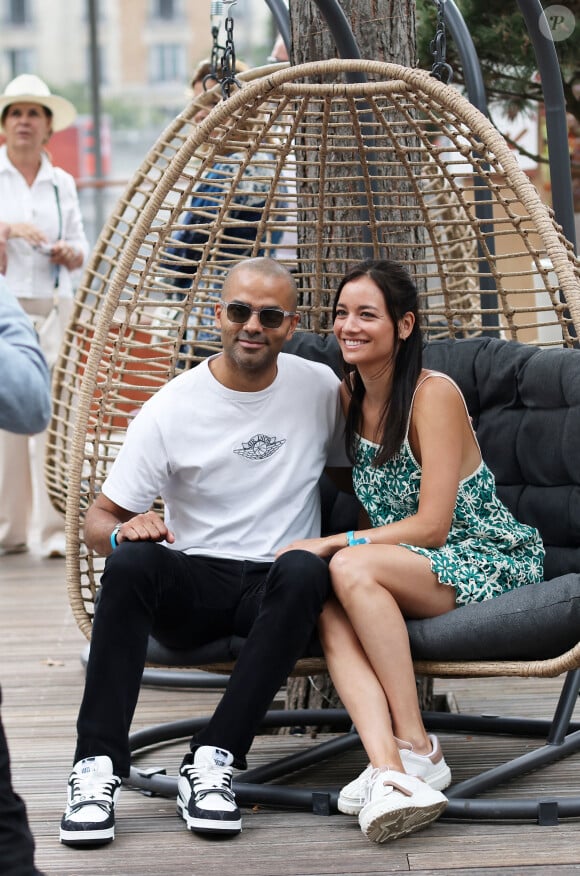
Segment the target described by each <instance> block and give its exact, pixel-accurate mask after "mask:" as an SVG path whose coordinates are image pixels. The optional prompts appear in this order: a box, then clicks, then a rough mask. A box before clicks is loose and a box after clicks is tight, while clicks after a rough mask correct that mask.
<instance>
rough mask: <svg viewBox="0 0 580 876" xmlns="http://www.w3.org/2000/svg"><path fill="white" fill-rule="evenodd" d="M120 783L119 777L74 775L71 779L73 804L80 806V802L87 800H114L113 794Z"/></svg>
mask: <svg viewBox="0 0 580 876" xmlns="http://www.w3.org/2000/svg"><path fill="white" fill-rule="evenodd" d="M117 785H118V779H114V778H113V779H97V780H95V776H94V775H91V776H85V777H82V778H81V777H80V776H74V778H72V779H71V786H72V788H71V805H72V806H78V804H79V803H85V802H87V801H89V800H90V801H91V802H95V803H107V804H110V803H112V802H113V794H114V792H115V788H116V787H117Z"/></svg>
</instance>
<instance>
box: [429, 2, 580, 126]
mask: <svg viewBox="0 0 580 876" xmlns="http://www.w3.org/2000/svg"><path fill="white" fill-rule="evenodd" d="M456 5H457V7H458V9H459V10H460V12H461V14H462V16H463V18H464V19H465V23H466V25H467V28H468V30H469V32H470V34H471V38H472V39H473V42H474V45H475V49H476V51H477V55H478V58H479V63H480V65H481V68H482V74H483V78H484V82H485V87H486V92H487V98H488V102H489V103H490V104H493V103H498V104H499V105H500V106H501V107H502V110H503V111H504V112H505V113H506V114H507V116H508V117H509V118H515V117H516V116H517V115H518V114H519V113H521V112H524V111H525V110H526V109H529V108H530V107H533V105H534V104H536V103H537V102H538V101H541V100H542V88H541V85H540V83H539V81H538V76H537V64H536V57H535V54H534V48H533V45H532V41H531V39H530V36H529V34H528V31H527V28H526V23H525V20H524V18H523V16H522V14H521V12H520V10H519V6H518V4H517V3H516V0H456ZM542 5H543V7H544V8H547V7H548V6H550V5H553V3H551V2H543V4H542ZM561 5H564V6H566V7H567V8H568V9H569V10H570V11H571V12H572V13H573V14H574V15H575V17H576V27H575V29H574V31H573V33H572V34H571V35H570V36H569V37H568V38H567V39H562V40H558V41H557V42H555V46H556V52H557V55H558V59H559V62H560V68H561V71H562V80H563V84H564V95H565V99H566V107H567V110H568V112H569V113H570V114H571V115H572V116H574V117H575V119H576V120H577V122H580V3H579V2H578V0H564V3H563V4H561ZM417 21H418V33H417V48H418V53H419V63H420V65H421V66H422V67H427V68H428V69H430V67H431V65H432V63H433V57H432V54H431V49H430V42H431V40H432V39H433V35H434V33H435V28H436V22H437V8H436V5H435V4H434V3H433V2H432V0H417ZM447 35H448V39H447V60H448V63H450V64H451V66H452V68H453V73H454V82H456V83H460V84H461V83H462V82H463V70H462V68H461V62H460V59H459V56H458V54H457V49H456V48H455V46H454V44H453V40H452V38H451V37H450V35H449V31H447Z"/></svg>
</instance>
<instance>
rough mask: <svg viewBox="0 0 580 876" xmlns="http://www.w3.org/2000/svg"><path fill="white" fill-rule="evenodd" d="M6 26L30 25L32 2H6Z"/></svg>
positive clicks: (9, 0)
mask: <svg viewBox="0 0 580 876" xmlns="http://www.w3.org/2000/svg"><path fill="white" fill-rule="evenodd" d="M5 2H6V5H5V9H6V13H5V14H6V19H5V20H6V24H30V23H31V21H32V14H31V9H30V0H5Z"/></svg>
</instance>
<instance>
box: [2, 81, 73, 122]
mask: <svg viewBox="0 0 580 876" xmlns="http://www.w3.org/2000/svg"><path fill="white" fill-rule="evenodd" d="M13 103H36V104H40V106H44V107H46V108H47V109H49V110H50V112H51V113H52V130H53V131H63V130H64V129H65V128H68V127H69V125H72V123H73V122H74V120H75V118H76V114H77V111H76V109H75V108H74V106H73V105H72V103H71V102H70V100H67V99H66V98H65V97H60V96H59V95H58V94H51V92H50V89H49V87H48V85H47V84H46V82H43V81H42V79H40V78H39V77H38V76H34V75H33V74H32V73H23V74H22V76H17V77H16V79H13V80H12V81H11V82H9V83H8V85H7V86H6V88H5V89H4V93H3V95H2V96H1V97H0V119H1V118H2V115H3V113H4V110H5V109H6V108H7V107H9V106H10V105H11V104H13ZM0 127H2V128H3V127H4V126H3V125H0Z"/></svg>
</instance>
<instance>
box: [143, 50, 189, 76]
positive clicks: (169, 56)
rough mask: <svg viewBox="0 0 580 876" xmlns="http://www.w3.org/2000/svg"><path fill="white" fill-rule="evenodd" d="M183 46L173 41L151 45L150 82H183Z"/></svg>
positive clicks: (184, 68)
mask: <svg viewBox="0 0 580 876" xmlns="http://www.w3.org/2000/svg"><path fill="white" fill-rule="evenodd" d="M185 60H186V59H185V47H184V46H179V45H175V44H173V43H163V44H160V45H157V46H151V49H150V52H149V81H150V82H184V81H185V79H186V77H187V70H186V63H185Z"/></svg>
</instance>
